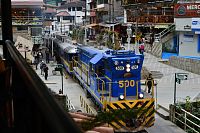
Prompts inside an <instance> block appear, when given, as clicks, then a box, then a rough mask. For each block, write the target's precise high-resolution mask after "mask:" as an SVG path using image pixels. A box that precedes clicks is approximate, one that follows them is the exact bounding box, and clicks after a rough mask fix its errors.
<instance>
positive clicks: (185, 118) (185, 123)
mask: <svg viewBox="0 0 200 133" xmlns="http://www.w3.org/2000/svg"><path fill="white" fill-rule="evenodd" d="M184 120H185V121H184V130H185V131H186V128H187V126H186V125H187V114H186V112H184Z"/></svg>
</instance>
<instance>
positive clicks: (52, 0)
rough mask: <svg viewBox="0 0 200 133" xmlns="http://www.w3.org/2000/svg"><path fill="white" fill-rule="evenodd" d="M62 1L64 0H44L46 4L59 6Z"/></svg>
mask: <svg viewBox="0 0 200 133" xmlns="http://www.w3.org/2000/svg"><path fill="white" fill-rule="evenodd" d="M62 2H63V0H44V3H45V4H48V5H53V6H59V5H60V4H61V3H62Z"/></svg>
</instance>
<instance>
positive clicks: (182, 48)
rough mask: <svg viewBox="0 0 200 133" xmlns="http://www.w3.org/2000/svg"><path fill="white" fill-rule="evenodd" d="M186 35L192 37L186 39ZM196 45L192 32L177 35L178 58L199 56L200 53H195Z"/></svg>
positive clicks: (195, 36)
mask: <svg viewBox="0 0 200 133" xmlns="http://www.w3.org/2000/svg"><path fill="white" fill-rule="evenodd" d="M185 35H186V36H185ZM187 35H191V36H193V37H187ZM197 45H198V35H197V34H194V33H192V32H180V33H179V56H200V53H198V51H197Z"/></svg>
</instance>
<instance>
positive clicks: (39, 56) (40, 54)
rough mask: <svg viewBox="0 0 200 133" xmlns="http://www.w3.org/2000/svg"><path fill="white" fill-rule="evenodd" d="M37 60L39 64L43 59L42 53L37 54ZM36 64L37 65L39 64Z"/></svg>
mask: <svg viewBox="0 0 200 133" xmlns="http://www.w3.org/2000/svg"><path fill="white" fill-rule="evenodd" d="M37 56H38V58H39V62H40V61H42V58H43V54H42V51H41V50H40V51H39V52H38V54H37ZM39 62H38V63H39Z"/></svg>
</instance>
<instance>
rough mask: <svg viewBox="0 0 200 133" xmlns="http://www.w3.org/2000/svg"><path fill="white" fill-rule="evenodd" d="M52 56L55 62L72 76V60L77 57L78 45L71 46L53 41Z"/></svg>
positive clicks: (67, 43) (68, 43) (56, 40)
mask: <svg viewBox="0 0 200 133" xmlns="http://www.w3.org/2000/svg"><path fill="white" fill-rule="evenodd" d="M53 45H54V46H53V47H54V54H55V56H56V58H57V59H56V60H57V61H58V62H59V63H62V64H63V65H64V68H65V70H66V71H67V72H68V73H69V74H72V72H73V62H72V60H73V58H75V57H77V56H78V50H77V47H78V45H74V44H71V43H70V42H62V41H60V40H58V39H54V40H53Z"/></svg>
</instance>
